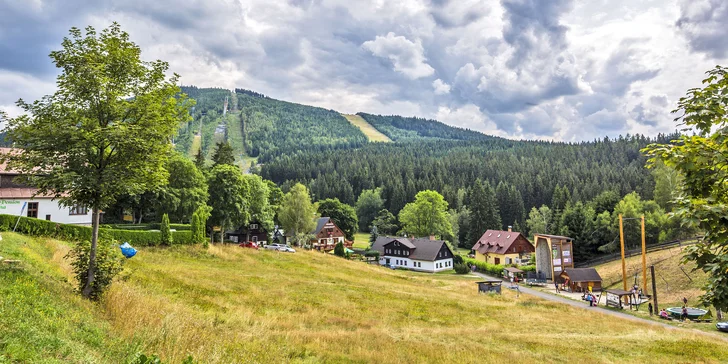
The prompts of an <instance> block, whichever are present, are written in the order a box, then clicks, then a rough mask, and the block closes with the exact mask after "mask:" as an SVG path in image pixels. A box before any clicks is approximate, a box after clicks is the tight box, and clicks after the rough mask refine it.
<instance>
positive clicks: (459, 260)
mask: <svg viewBox="0 0 728 364" xmlns="http://www.w3.org/2000/svg"><path fill="white" fill-rule="evenodd" d="M452 262H453V264H463V257H462V256H460V254H455V255H454V256H453V257H452Z"/></svg>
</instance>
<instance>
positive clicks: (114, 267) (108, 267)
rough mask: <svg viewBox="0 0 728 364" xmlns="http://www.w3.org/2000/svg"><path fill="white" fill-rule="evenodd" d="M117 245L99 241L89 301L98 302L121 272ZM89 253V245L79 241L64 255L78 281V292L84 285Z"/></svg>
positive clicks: (120, 258)
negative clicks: (68, 259) (68, 260)
mask: <svg viewBox="0 0 728 364" xmlns="http://www.w3.org/2000/svg"><path fill="white" fill-rule="evenodd" d="M117 245H118V243H117V242H115V241H113V240H112V241H108V240H102V239H99V242H98V244H97V247H96V272H95V273H94V281H93V283H92V284H91V293H90V295H89V298H90V299H91V300H94V301H97V300H99V298H101V296H102V295H103V293H104V292H105V291H106V288H108V287H109V286H110V285H111V281H112V280H113V279H114V276H115V275H117V274H118V273H119V272H121V269H122V267H121V261H122V256H121V253H120V251H119V249H118V248H117ZM90 253H91V243H90V242H89V241H81V242H79V243H77V244H76V245H75V246H74V247H73V248H72V249H71V251H70V252H68V254H67V255H66V258H70V260H71V267H72V268H73V274H74V275H75V276H76V280H77V281H78V291H79V292H81V291H82V290H83V287H84V286H85V285H86V280H87V277H88V268H89V267H88V265H89V255H90Z"/></svg>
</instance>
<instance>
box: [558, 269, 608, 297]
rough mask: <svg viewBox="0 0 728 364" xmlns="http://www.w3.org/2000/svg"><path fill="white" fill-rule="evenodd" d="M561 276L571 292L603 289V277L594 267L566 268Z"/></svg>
mask: <svg viewBox="0 0 728 364" xmlns="http://www.w3.org/2000/svg"><path fill="white" fill-rule="evenodd" d="M560 276H561V279H563V281H564V284H565V285H566V286H567V287H569V291H571V292H587V291H591V292H594V291H600V290H601V289H602V277H601V276H600V275H599V272H597V270H596V269H594V268H566V269H564V271H563V272H561V274H560Z"/></svg>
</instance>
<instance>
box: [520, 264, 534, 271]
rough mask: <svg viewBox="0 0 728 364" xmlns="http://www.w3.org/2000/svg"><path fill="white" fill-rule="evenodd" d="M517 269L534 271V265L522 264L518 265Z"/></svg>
mask: <svg viewBox="0 0 728 364" xmlns="http://www.w3.org/2000/svg"><path fill="white" fill-rule="evenodd" d="M518 269H520V270H522V271H524V272H535V271H536V265H535V264H534V265H522V266H520V267H518Z"/></svg>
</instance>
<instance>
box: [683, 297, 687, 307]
mask: <svg viewBox="0 0 728 364" xmlns="http://www.w3.org/2000/svg"><path fill="white" fill-rule="evenodd" d="M683 305H685V306H687V305H688V298H687V297H683Z"/></svg>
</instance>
